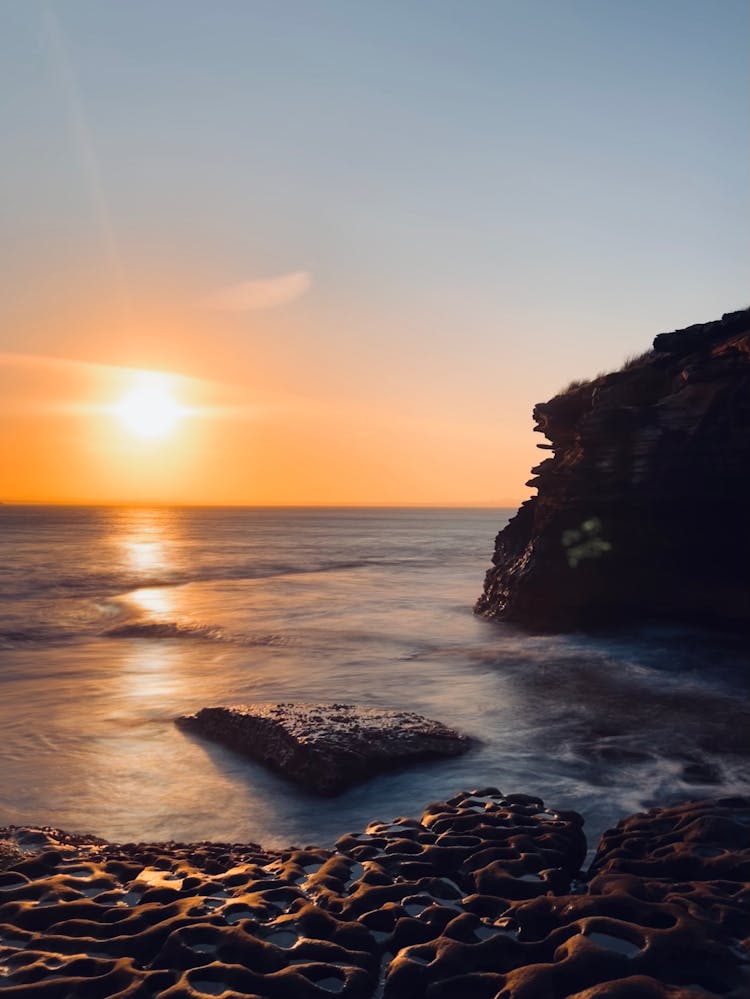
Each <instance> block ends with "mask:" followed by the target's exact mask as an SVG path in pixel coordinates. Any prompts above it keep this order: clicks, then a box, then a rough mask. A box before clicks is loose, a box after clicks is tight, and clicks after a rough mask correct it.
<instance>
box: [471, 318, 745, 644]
mask: <svg viewBox="0 0 750 999" xmlns="http://www.w3.org/2000/svg"><path fill="white" fill-rule="evenodd" d="M534 420H535V422H536V430H537V432H539V433H541V434H544V436H545V437H546V438H547V440H548V441H549V442H550V443H549V444H543V445H540V447H543V448H545V450H549V451H550V453H551V456H550V457H549V458H547V459H546V460H545V461H542V462H541V463H540V464H539V465H538V466H537V467H536V468H535V469H534V470H533V474H534V478H533V479H532V480H531V481H530V483H528V484H529V485H533V486H535V487H536V489H537V495H536V496H534V497H533V498H532V499H530V500H528V501H526V502H525V503H524V504H522V506H521V508H520V509H519V511H518V513H517V514H516V516H515V517H514V518H513V519H512V520H511V521H510V523H509V524H508V525H507V527H505V528H504V529H503V530H502V531H501V532H500V533H499V534H498V536H497V539H496V541H495V552H494V555H493V558H492V563H493V566H492V568H491V569H490V570H489V571H488V573H487V576H486V579H485V585H484V592H483V593H482V595H481V597H480V598H479V600H478V602H477V605H476V610H477V612H478V613H481V614H484V615H486V616H488V617H494V618H502V619H505V620H509V621H516V622H518V623H520V624H522V625H525V626H528V627H532V628H539V629H551V630H570V629H573V628H577V627H586V626H595V625H598V624H603V623H610V622H618V621H620V622H622V621H631V620H636V619H646V618H652V619H656V618H661V619H674V620H684V621H688V622H690V623H691V624H705V625H721V626H727V625H729V626H732V627H741V628H747V627H750V587H749V585H748V575H747V565H748V561H749V560H750V520H748V517H747V515H746V511H747V509H748V507H749V506H750V476H748V474H747V469H748V465H749V464H750V310H747V309H746V310H744V311H741V312H735V313H731V314H728V315H725V316H723V317H722V319H721V320H718V321H716V322H712V323H705V324H702V325H697V326H692V327H690V328H689V329H686V330H678V331H676V332H674V333H668V334H661V335H660V336H657V337H656V339H655V341H654V347H653V350H651V351H649V352H647V353H646V354H644V355H643V356H642V357H640V358H636V359H635V360H634V361H631V362H630V363H628V364H626V365H625V366H624V367H623V368H622V370H620V371H616V372H613V373H611V374H606V375H601V376H599V377H597V378H595V379H593V380H592V381H588V382H583V383H574V384H573V385H571V386H570V387H569V388H568V389H566V390H564V391H563V392H561V393H560V394H559V395H557V396H555V397H554V398H553V399H551V400H550V401H549V402H546V403H540V404H539V405H537V406H536V407H535V409H534Z"/></svg>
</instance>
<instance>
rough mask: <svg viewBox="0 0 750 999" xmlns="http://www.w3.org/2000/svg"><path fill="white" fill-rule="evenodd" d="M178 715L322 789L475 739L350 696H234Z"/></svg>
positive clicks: (194, 728) (463, 747)
mask: <svg viewBox="0 0 750 999" xmlns="http://www.w3.org/2000/svg"><path fill="white" fill-rule="evenodd" d="M176 723H177V724H178V725H179V726H181V727H182V728H185V729H188V730H189V731H191V732H196V733H197V734H199V735H202V736H205V737H206V738H209V739H213V740H215V741H217V742H221V743H223V744H224V745H226V746H229V747H230V748H231V749H234V750H236V751H237V752H240V753H243V754H244V755H245V756H249V757H250V758H251V759H253V760H257V761H258V762H260V763H264V764H265V765H266V766H268V767H269V768H271V769H272V770H275V771H276V772H278V773H281V774H283V775H284V776H285V777H288V778H289V779H290V780H293V781H295V782H296V783H298V784H301V785H302V786H303V787H305V788H306V789H307V790H309V791H314V792H316V793H317V794H322V795H335V794H340V793H341V792H342V791H345V790H346V789H347V788H348V787H351V786H352V785H353V784H357V783H360V782H361V781H364V780H367V778H369V777H372V776H374V775H375V774H379V773H383V772H385V771H388V770H393V769H395V768H397V767H401V766H405V765H407V764H409V763H415V762H418V761H420V760H429V759H438V758H441V757H448V756H459V755H460V754H461V753H465V752H466V751H467V750H468V749H469V748H470V747H471V745H472V741H471V740H470V739H469V738H468V737H467V736H465V735H461V734H460V733H459V732H455V731H453V729H450V728H447V727H446V726H445V725H443V724H441V723H440V722H437V721H433V720H432V719H430V718H425V717H423V716H422V715H417V714H414V713H413V712H411V711H386V710H381V709H379V708H360V707H355V706H353V705H351V704H301V703H282V704H265V703H261V704H239V705H233V706H230V707H218V708H203V709H202V710H200V711H199V712H198V713H197V714H195V715H183V716H181V717H180V718H178V719H177V720H176Z"/></svg>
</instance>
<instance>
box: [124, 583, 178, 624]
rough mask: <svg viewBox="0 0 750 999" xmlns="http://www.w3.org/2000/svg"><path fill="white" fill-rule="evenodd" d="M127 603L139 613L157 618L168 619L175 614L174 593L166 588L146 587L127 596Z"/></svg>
mask: <svg viewBox="0 0 750 999" xmlns="http://www.w3.org/2000/svg"><path fill="white" fill-rule="evenodd" d="M128 603H130V604H134V605H135V608H136V609H137V610H139V611H145V612H146V613H147V614H153V615H155V616H158V617H168V616H169V615H170V614H174V612H175V601H174V592H173V590H172V589H171V588H170V587H168V586H148V587H145V588H144V589H141V590H133V592H132V593H129V594H128Z"/></svg>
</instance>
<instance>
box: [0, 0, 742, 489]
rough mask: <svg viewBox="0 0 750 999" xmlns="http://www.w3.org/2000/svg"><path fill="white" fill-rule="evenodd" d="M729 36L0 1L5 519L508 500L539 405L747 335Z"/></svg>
mask: <svg viewBox="0 0 750 999" xmlns="http://www.w3.org/2000/svg"><path fill="white" fill-rule="evenodd" d="M749 29H750V7H748V5H747V4H746V3H745V0H629V2H628V3H622V2H619V0H493V2H488V0H419V2H416V0H367V2H363V0H305V2H297V0H268V2H266V0H215V2H208V0H200V2H197V0H129V2H128V3H114V2H101V0H47V2H42V0H2V2H0V93H1V94H2V100H0V143H2V150H1V154H0V171H1V172H2V185H1V187H2V191H1V195H0V196H1V198H2V201H1V202H0V208H1V211H2V223H3V226H2V228H3V239H2V243H1V245H0V254H1V258H0V283H1V284H2V293H1V294H0V313H1V316H0V319H1V321H0V500H4V501H6V502H20V501H33V502H86V503H97V502H106V503H117V502H123V503H131V502H132V503H151V502H154V503H172V502H177V503H210V504H214V503H216V504H328V503H330V504H395V505H398V504H421V503H424V504H438V505H440V504H446V505H453V504H458V505H460V504H467V505H468V504H477V505H484V504H486V505H508V504H515V503H517V502H518V501H519V500H520V499H522V498H524V497H525V496H526V495H527V494H528V493H529V489H528V488H527V487H526V486H525V484H524V483H525V482H526V480H527V479H528V478H529V469H530V467H531V466H532V465H534V464H536V463H537V461H538V455H539V452H538V451H535V446H534V445H535V443H536V440H538V437H536V438H535V435H534V434H533V433H532V420H531V411H532V408H533V405H534V403H535V402H538V401H541V400H544V399H547V398H549V397H551V396H552V395H554V394H555V392H556V391H558V390H559V389H560V388H561V387H562V386H563V385H564V384H566V383H567V382H568V381H570V380H571V379H574V378H585V377H589V376H593V375H595V374H596V373H597V372H599V371H601V370H611V369H613V368H616V367H618V366H619V365H620V363H621V362H622V361H623V360H624V358H625V357H626V356H628V355H631V354H634V353H640V352H642V351H643V350H645V349H646V348H648V346H649V345H650V342H651V340H652V339H653V337H654V336H655V335H656V334H657V333H660V332H663V331H665V330H671V329H675V328H679V327H681V326H686V325H689V324H692V323H695V322H704V321H709V320H712V319H715V318H718V317H719V316H720V315H721V314H722V313H723V312H727V311H731V310H734V309H738V308H742V307H744V306H746V305H748V300H749V299H750V295H748V293H747V276H748V274H750V248H749V246H748V235H747V234H748V232H750V226H749V225H748V223H749V222H750V211H749V210H748V209H749V207H750V206H749V202H750V184H749V183H748V181H750V176H749V174H750V170H749V168H748V165H749V163H750V156H749V155H748V154H749V153H750V115H749V114H748V111H749V110H750V108H749V107H748V104H749V103H750V102H749V101H748V93H749V92H750V91H749V90H748V82H750V81H749V80H748V76H749V74H748V62H749V61H750V59H749V57H748V45H747V39H748V35H749ZM149 399H150V400H151V402H149ZM144 400H145V402H144ZM149 406H151V408H149ZM139 407H140V416H139V415H138V412H136V411H138V410H139ZM162 418H163V419H162ZM139 419H140V421H141V424H143V421H144V420H145V421H146V423H148V422H149V420H151V421H152V427H151V429H152V430H154V432H153V433H152V432H150V431H149V429H148V427H146V428H144V427H143V426H142V425H141V426H139V425H138V420H139ZM160 420H161V422H160ZM153 421H155V422H153ZM162 424H164V426H162ZM165 428H166V429H165ZM157 431H158V432H157Z"/></svg>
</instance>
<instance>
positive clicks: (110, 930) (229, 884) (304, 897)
mask: <svg viewBox="0 0 750 999" xmlns="http://www.w3.org/2000/svg"><path fill="white" fill-rule="evenodd" d="M0 842H4V844H5V846H4V849H3V850H0V864H2V865H3V866H4V867H5V869H4V870H2V871H0V991H2V992H3V994H4V995H7V996H8V999H16V997H17V999H21V997H23V999H29V997H40V999H48V997H49V999H78V997H80V999H86V997H112V999H114V997H121V999H125V997H141V996H143V997H146V996H158V997H160V999H187V997H190V999H201V997H206V996H223V997H224V999H239V997H241V996H242V997H245V999H247V997H256V999H261V997H268V999H320V997H323V996H330V995H340V996H344V997H347V999H365V997H376V996H382V997H386V999H412V997H413V999H419V997H425V999H427V997H430V999H466V997H471V999H564V997H570V999H572V997H575V999H603V997H605V996H606V997H607V999H667V997H669V999H710V997H714V996H715V997H718V996H722V997H730V999H746V997H747V996H748V995H750V799H748V798H725V799H719V800H712V801H699V802H689V803H685V804H680V805H673V806H669V807H666V808H658V809H652V810H651V811H649V812H646V813H643V814H639V815H635V816H631V817H630V818H627V819H624V820H623V821H622V822H620V823H619V824H618V826H617V827H616V828H615V829H612V830H608V831H607V832H606V833H605V834H604V836H603V837H602V840H601V842H600V844H599V846H598V849H597V851H596V855H595V857H594V860H593V863H592V864H591V865H590V867H589V869H588V871H587V872H585V873H582V872H581V865H582V864H583V862H584V858H585V856H586V849H587V844H586V839H585V836H584V833H583V819H582V818H581V816H579V815H578V814H577V813H575V812H565V811H560V810H555V809H551V808H545V806H544V804H543V802H542V801H540V800H539V799H538V798H535V797H533V796H529V795H523V794H509V795H503V794H502V793H501V792H500V791H498V790H497V789H494V788H485V789H482V790H478V791H471V792H462V793H460V794H458V795H456V796H455V797H453V798H451V799H449V800H448V801H445V802H438V803H435V804H432V805H429V806H427V808H426V809H425V810H424V812H423V813H422V815H421V817H420V818H419V820H416V819H410V818H399V819H395V820H394V821H393V822H380V821H376V822H373V823H371V824H370V825H369V826H368V827H367V828H366V829H365V830H364V831H363V832H358V833H351V834H348V835H345V836H342V837H341V838H340V839H339V840H338V841H337V843H336V845H335V847H334V848H333V849H322V848H318V847H305V848H302V849H288V850H275V851H269V850H263V849H262V848H261V847H259V846H257V845H255V844H221V843H193V844H179V843H163V844H142V843H140V844H135V843H129V844H119V845H118V844H111V843H106V842H105V841H103V840H101V839H96V838H93V837H86V836H76V835H70V834H67V833H64V832H60V831H59V830H54V829H51V828H43V829H42V828H33V829H32V828H18V827H8V828H5V829H2V830H0Z"/></svg>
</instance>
